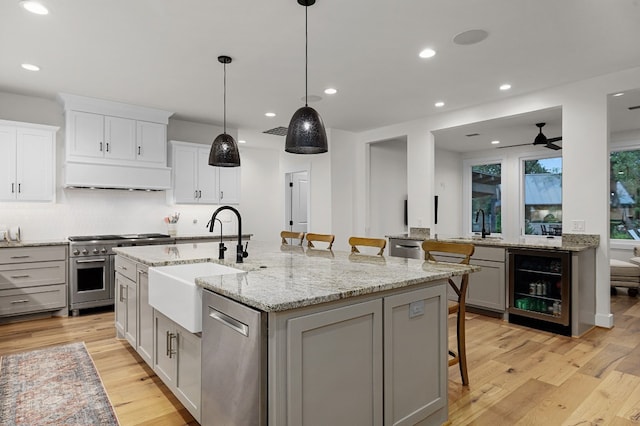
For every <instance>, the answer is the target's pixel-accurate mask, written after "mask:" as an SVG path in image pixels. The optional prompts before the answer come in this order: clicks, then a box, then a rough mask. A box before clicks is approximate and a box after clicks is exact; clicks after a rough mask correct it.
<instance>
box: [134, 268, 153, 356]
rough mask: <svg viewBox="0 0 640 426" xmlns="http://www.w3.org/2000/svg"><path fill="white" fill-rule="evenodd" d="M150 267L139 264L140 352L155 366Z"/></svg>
mask: <svg viewBox="0 0 640 426" xmlns="http://www.w3.org/2000/svg"><path fill="white" fill-rule="evenodd" d="M148 270H149V268H148V267H147V266H145V265H142V264H138V265H137V271H138V283H137V284H138V348H137V350H138V354H139V355H140V356H141V357H142V359H144V360H145V362H146V363H147V364H148V365H150V366H153V307H152V306H151V305H149V274H148Z"/></svg>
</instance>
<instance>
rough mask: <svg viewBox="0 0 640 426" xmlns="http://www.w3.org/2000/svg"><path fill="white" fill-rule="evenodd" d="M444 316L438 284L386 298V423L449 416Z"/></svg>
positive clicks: (443, 297) (411, 422)
mask: <svg viewBox="0 0 640 426" xmlns="http://www.w3.org/2000/svg"><path fill="white" fill-rule="evenodd" d="M446 318H447V297H446V293H445V291H444V289H443V288H442V287H431V288H425V289H421V290H416V291H412V292H408V293H402V294H398V295H394V296H389V297H386V298H385V299H384V336H385V338H384V374H385V377H384V414H385V421H384V424H385V425H415V424H417V423H419V422H420V421H422V420H424V419H427V418H429V419H432V420H433V419H436V420H437V421H436V423H438V424H439V423H442V422H444V421H445V420H446V419H447V380H446V377H441V376H442V372H443V371H447V365H448V360H447V353H446V351H443V350H442V348H443V347H446V345H447V323H446Z"/></svg>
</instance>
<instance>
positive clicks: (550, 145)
mask: <svg viewBox="0 0 640 426" xmlns="http://www.w3.org/2000/svg"><path fill="white" fill-rule="evenodd" d="M545 147H547V148H549V149H553V150H554V151H557V150H559V149H562V147H561V146H558V145H554V144H552V143H551V142H549V143H548V144H546V145H545Z"/></svg>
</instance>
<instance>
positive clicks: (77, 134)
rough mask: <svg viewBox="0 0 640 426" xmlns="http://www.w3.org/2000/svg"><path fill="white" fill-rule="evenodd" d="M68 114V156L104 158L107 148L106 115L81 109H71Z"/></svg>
mask: <svg viewBox="0 0 640 426" xmlns="http://www.w3.org/2000/svg"><path fill="white" fill-rule="evenodd" d="M67 114H69V116H68V118H67V126H68V127H69V129H67V135H68V137H69V141H67V149H68V152H67V156H68V157H71V158H72V157H80V158H84V159H87V158H102V157H103V156H104V150H105V144H104V116H102V115H99V114H91V113H88V112H79V111H69V112H67Z"/></svg>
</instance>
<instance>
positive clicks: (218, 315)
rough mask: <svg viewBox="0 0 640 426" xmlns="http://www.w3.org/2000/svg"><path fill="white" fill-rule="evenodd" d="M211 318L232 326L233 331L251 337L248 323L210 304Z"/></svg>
mask: <svg viewBox="0 0 640 426" xmlns="http://www.w3.org/2000/svg"><path fill="white" fill-rule="evenodd" d="M209 318H213V319H214V320H216V321H218V322H220V323H222V324H224V325H226V326H227V327H229V328H231V329H232V330H233V331H236V332H238V333H240V334H242V335H244V336H247V337H249V326H248V325H247V324H245V323H242V322H240V321H238V320H237V319H235V318H233V317H230V316H229V315H227V314H225V313H222V312H220V311H219V310H217V309H215V308H212V307H211V306H209Z"/></svg>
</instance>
